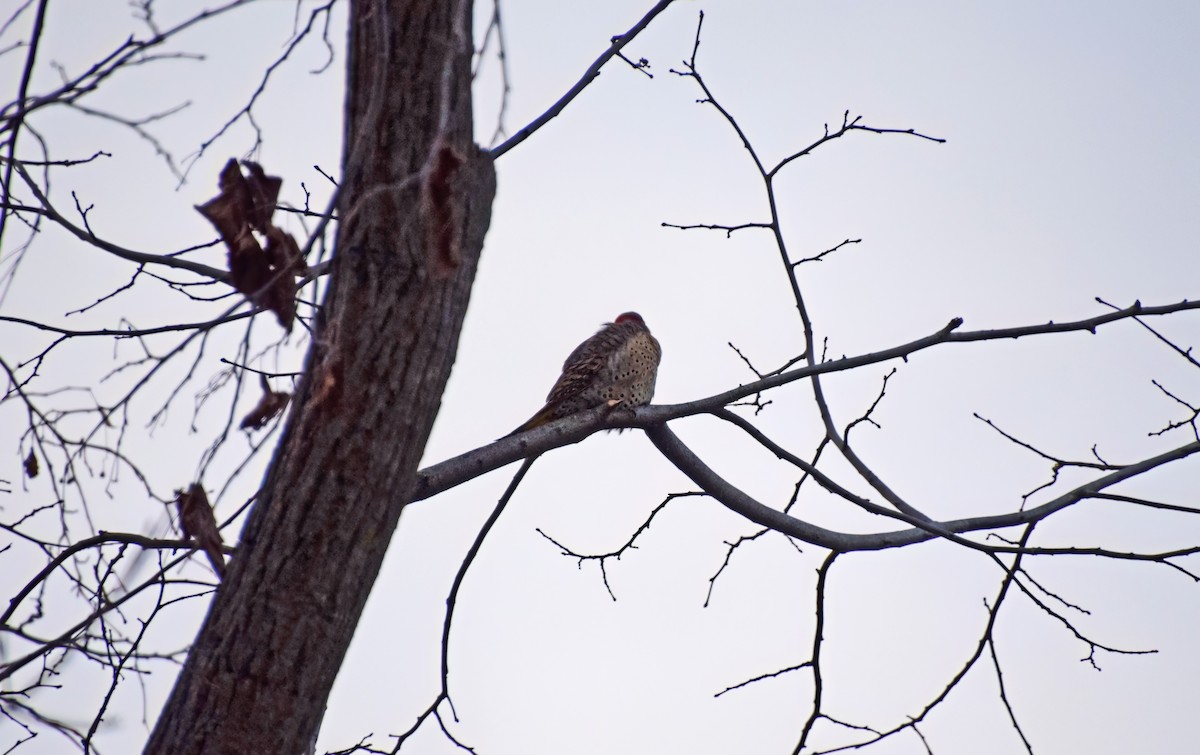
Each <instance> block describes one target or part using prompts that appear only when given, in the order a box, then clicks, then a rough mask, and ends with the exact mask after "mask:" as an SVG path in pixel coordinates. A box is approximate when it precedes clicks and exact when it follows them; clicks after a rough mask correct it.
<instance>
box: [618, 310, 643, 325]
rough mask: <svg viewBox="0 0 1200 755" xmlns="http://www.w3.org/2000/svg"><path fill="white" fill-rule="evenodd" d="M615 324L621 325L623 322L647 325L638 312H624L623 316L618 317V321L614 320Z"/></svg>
mask: <svg viewBox="0 0 1200 755" xmlns="http://www.w3.org/2000/svg"><path fill="white" fill-rule="evenodd" d="M613 322H614V323H615V324H617V325H620V324H621V323H623V322H636V323H637V324H639V325H645V324H646V321H645V320H643V319H642V316H641V315H639V314H638V313H637V312H622V313H621V314H619V315H617V319H615V320H613Z"/></svg>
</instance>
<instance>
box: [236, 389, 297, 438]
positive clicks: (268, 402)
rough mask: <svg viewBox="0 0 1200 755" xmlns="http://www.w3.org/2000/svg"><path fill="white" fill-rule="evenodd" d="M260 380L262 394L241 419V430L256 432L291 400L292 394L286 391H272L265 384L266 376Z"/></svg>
mask: <svg viewBox="0 0 1200 755" xmlns="http://www.w3.org/2000/svg"><path fill="white" fill-rule="evenodd" d="M260 377H261V378H262V379H261V380H260V383H261V385H262V389H263V394H262V397H261V398H259V400H258V403H257V404H255V405H254V408H253V409H251V410H250V411H249V412H248V413H247V414H246V416H245V417H242V424H241V427H242V429H243V430H257V429H259V428H260V427H262V426H263V425H265V424H267V422H269V421H271V419H273V418H274V417H275V416H277V415H278V414H279V413H280V412H282V411H283V410H284V409H285V408H286V407H287V405H288V402H289V401H291V399H292V394H291V393H288V392H287V391H273V390H271V386H270V385H268V384H267V378H266V376H260Z"/></svg>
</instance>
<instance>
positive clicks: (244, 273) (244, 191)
mask: <svg viewBox="0 0 1200 755" xmlns="http://www.w3.org/2000/svg"><path fill="white" fill-rule="evenodd" d="M244 164H245V166H246V169H247V171H249V173H250V175H249V177H246V176H243V175H242V171H241V169H240V168H239V167H238V163H237V160H234V159H232V158H231V159H230V160H229V161H228V162H227V163H225V167H224V168H222V170H221V177H220V180H219V181H218V185H219V186H220V189H221V193H220V194H218V195H217V196H215V197H213V198H212V199H210V200H209V201H207V202H205V203H204V204H201V205H196V210H197V211H198V212H199V213H200V214H201V215H203V216H204V217H205V218H207V219H208V221H209V222H210V223H212V224H213V226H214V227H215V228H216V229H217V233H219V234H220V235H221V240H222V241H223V242H224V243H225V248H226V250H227V252H228V257H229V280H230V282H231V283H232V284H233V287H234V288H236V289H237V290H238V291H239V292H241V293H242V294H243V295H244V296H246V298H248V299H250V300H251V301H253V302H254V303H256V304H258V305H260V306H263V307H265V308H267V309H269V310H271V311H272V312H274V313H275V316H276V318H278V320H279V324H280V325H282V326H283V327H284V328H286V329H287V330H291V329H292V322H293V321H294V320H295V317H296V301H295V297H296V280H295V277H294V276H295V275H297V274H302V273H303V272H304V269H305V266H304V260H303V259H302V258H301V257H300V248H299V246H298V245H297V244H296V241H295V240H294V239H293V238H292V237H291V236H290V235H289V234H288V233H286V232H285V231H283V230H282V229H280V228H279V227H278V226H276V225H274V224H272V223H271V216H272V214H273V213H274V212H275V201H276V200H277V199H278V197H279V189H280V187H281V186H282V185H283V180H282V179H280V178H277V177H275V176H268V175H266V174H265V173H264V172H263V169H262V167H261V166H260V165H258V164H257V163H252V162H246V163H244ZM255 231H257V232H258V233H260V234H262V235H263V236H265V237H266V238H267V248H266V249H263V247H262V245H261V244H260V243H259V240H258V238H257V237H255V235H254V232H255Z"/></svg>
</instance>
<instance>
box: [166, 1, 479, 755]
mask: <svg viewBox="0 0 1200 755" xmlns="http://www.w3.org/2000/svg"><path fill="white" fill-rule="evenodd" d="M349 12H350V39H349V53H348V79H347V94H346V128H345V146H344V150H343V178H342V182H341V194H340V200H339V203H338V205H339V210H338V211H339V216H340V219H341V223H340V226H339V229H338V237H337V244H336V249H337V251H336V255H335V257H334V265H333V273H332V279H331V281H330V285H329V289H328V292H327V296H326V300H325V302H324V304H323V306H322V310H321V313H320V314H319V316H318V318H317V327H316V332H315V334H314V336H313V339H312V344H311V346H310V349H309V353H308V356H307V360H306V368H305V376H304V379H303V381H302V385H301V386H300V388H299V390H298V391H297V395H296V400H295V402H294V403H293V409H292V415H291V417H290V419H289V420H288V424H287V428H286V430H285V432H284V434H283V438H282V440H281V442H280V446H279V448H278V449H277V451H276V454H275V457H274V459H273V460H272V463H271V468H270V471H269V472H268V473H267V476H266V480H265V482H264V485H263V489H262V491H261V493H260V495H259V498H258V501H257V503H256V504H255V507H254V509H253V510H252V511H251V513H250V515H249V519H248V521H247V523H246V526H245V530H244V531H243V533H242V538H241V544H240V546H239V547H238V550H237V555H236V556H235V557H234V558H233V560H232V561H231V562H230V565H229V571H228V574H227V576H226V578H225V581H224V582H222V584H221V586H220V588H219V589H218V590H217V594H216V596H215V597H214V599H213V602H212V605H211V607H210V609H209V613H208V617H207V618H206V620H205V622H204V626H203V628H202V629H201V630H200V634H199V636H198V637H197V639H196V642H195V644H194V645H193V647H192V650H191V653H190V654H189V655H188V659H187V663H186V665H185V666H184V668H183V670H182V672H181V673H180V675H179V678H178V680H177V681H176V683H175V688H174V690H173V691H172V693H171V696H170V699H169V700H168V701H167V704H166V707H165V708H164V709H163V711H162V714H161V716H160V718H159V720H158V723H157V725H156V726H155V729H154V732H153V734H152V735H151V738H150V741H149V743H148V744H147V746H146V752H147V753H170V754H171V755H181V754H183V753H208V754H214V753H216V754H222V753H273V752H279V753H300V752H305V751H306V750H307V749H308V748H309V747H310V746H311V744H312V742H313V739H314V738H315V736H316V732H317V729H318V727H319V725H320V721H321V717H322V714H323V712H324V709H325V703H326V700H327V698H328V695H329V690H330V688H331V687H332V685H333V681H334V678H335V676H336V675H337V672H338V669H339V667H340V666H341V664H342V659H343V657H344V656H345V653H346V648H347V646H348V645H349V643H350V638H351V636H352V635H353V633H354V628H355V626H356V625H357V623H358V620H359V616H360V615H361V613H362V609H363V605H364V603H365V602H366V599H367V595H368V593H369V592H370V589H371V585H372V583H373V582H374V581H375V577H376V575H377V574H378V572H379V567H380V564H381V562H382V561H383V555H384V552H385V551H386V549H387V546H388V543H389V542H390V540H391V536H392V532H393V530H394V529H395V526H396V523H397V521H398V519H399V516H400V510H401V508H403V505H404V503H405V502H406V501H407V500H408V499H409V496H410V492H411V490H412V486H413V482H414V478H415V473H416V469H417V463H418V461H419V460H420V458H421V454H422V451H423V449H424V447H425V442H426V439H427V438H428V436H429V430H430V428H431V427H432V425H433V420H434V417H435V416H436V415H437V411H438V407H439V405H440V401H441V396H442V392H443V390H444V388H445V385H446V380H447V378H448V377H449V374H450V367H451V365H452V363H453V361H454V355H455V351H456V350H457V347H458V336H459V331H460V329H461V326H462V321H463V315H464V313H465V311H466V307H467V301H468V297H469V295H470V290H471V284H472V281H473V279H474V275H475V269H476V264H477V262H478V257H479V252H480V249H481V248H482V246H483V236H484V234H485V232H486V230H487V226H488V222H489V219H490V214H491V202H492V197H493V195H494V192H495V174H494V173H493V170H492V164H491V159H490V157H488V156H487V155H486V153H483V152H481V151H480V150H478V149H477V148H475V147H474V146H473V144H472V141H471V136H472V118H471V102H470V84H471V76H470V60H471V48H472V42H471V26H470V18H471V4H470V2H468V1H467V0H463V1H462V2H445V1H439V0H352V1H351V3H350V11H349ZM314 117H320V115H319V114H314ZM401 678H403V677H401Z"/></svg>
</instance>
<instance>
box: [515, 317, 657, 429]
mask: <svg viewBox="0 0 1200 755" xmlns="http://www.w3.org/2000/svg"><path fill="white" fill-rule="evenodd" d="M661 358H662V347H660V346H659V345H658V341H657V340H656V339H655V338H654V336H652V335H650V330H649V328H647V327H646V322H645V321H644V320H643V319H642V316H641V315H639V314H638V313H637V312H626V313H624V314H622V315H618V316H617V319H615V320H613V321H612V322H610V323H605V325H604V326H603V327H601V328H600V330H599V331H597V332H596V335H594V336H592V337H591V338H589V339H587V340H586V341H584V342H583V343H581V344H579V345H578V346H577V347H575V350H574V351H572V352H571V356H569V357H567V361H565V362H563V370H562V375H559V377H558V381H557V382H555V383H554V387H553V388H551V389H550V395H549V396H547V397H546V405H545V406H543V407H542V408H541V410H540V411H538V413H537V414H535V415H533V416H532V417H530V418H529V421H527V422H526V423H525V424H523V425H521V426H520V427H518V428H517V429H516V430H513V431H512V432H511V433H509V434H510V435H516V434H517V433H522V432H525V431H526V430H532V429H533V428H535V427H539V426H541V425H544V424H546V423H547V422H550V421H552V420H556V419H559V418H562V417H566V416H567V415H569V414H574V413H576V412H581V411H583V410H585V409H592V408H594V407H597V406H600V405H601V404H605V403H607V404H609V405H611V406H616V405H617V404H620V405H621V406H625V407H631V408H632V407H635V406H644V405H646V404H648V403H650V399H651V398H653V396H654V380H655V378H656V377H657V376H658V362H659V360H660V359H661Z"/></svg>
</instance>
